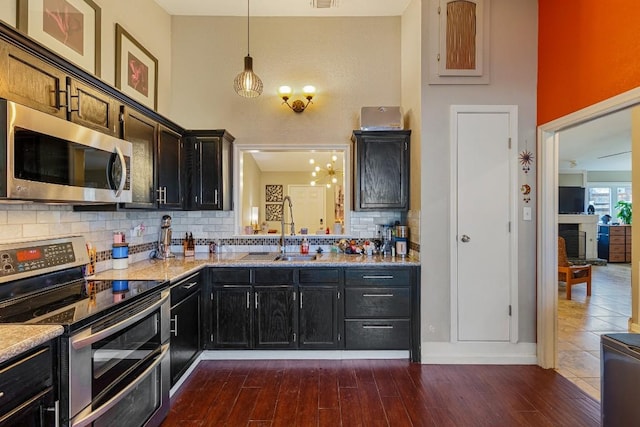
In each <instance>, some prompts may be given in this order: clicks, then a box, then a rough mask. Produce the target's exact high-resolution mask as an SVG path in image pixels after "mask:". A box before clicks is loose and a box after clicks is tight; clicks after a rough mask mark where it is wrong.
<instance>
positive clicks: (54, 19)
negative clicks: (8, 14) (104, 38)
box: [16, 0, 100, 76]
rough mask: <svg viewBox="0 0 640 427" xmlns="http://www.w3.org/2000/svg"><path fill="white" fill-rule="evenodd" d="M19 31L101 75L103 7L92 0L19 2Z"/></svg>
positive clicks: (22, 0) (26, 0) (31, 0)
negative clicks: (101, 17) (101, 19)
mask: <svg viewBox="0 0 640 427" xmlns="http://www.w3.org/2000/svg"><path fill="white" fill-rule="evenodd" d="M16 24H17V28H18V30H20V31H22V32H23V33H25V34H27V35H28V36H29V37H31V38H32V39H34V40H35V41H37V42H39V43H40V44H42V45H44V46H46V47H47V48H49V49H51V50H52V51H53V52H55V53H56V54H58V55H60V56H61V57H63V58H64V59H66V60H68V61H70V62H72V63H74V64H75V65H77V66H79V67H81V68H83V69H85V70H87V71H89V72H90V73H92V74H94V75H96V76H100V7H99V6H98V5H97V4H95V3H94V2H93V1H91V0H18V3H17V19H16Z"/></svg>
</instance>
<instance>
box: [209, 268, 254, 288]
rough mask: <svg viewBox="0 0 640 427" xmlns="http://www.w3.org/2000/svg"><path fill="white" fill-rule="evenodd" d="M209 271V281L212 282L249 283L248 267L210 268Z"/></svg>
mask: <svg viewBox="0 0 640 427" xmlns="http://www.w3.org/2000/svg"><path fill="white" fill-rule="evenodd" d="M210 273H211V282H213V283H227V284H248V283H251V270H250V269H248V268H242V269H224V268H212V269H211V271H210Z"/></svg>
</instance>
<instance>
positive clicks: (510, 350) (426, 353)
mask: <svg viewBox="0 0 640 427" xmlns="http://www.w3.org/2000/svg"><path fill="white" fill-rule="evenodd" d="M422 363H423V364H440V365H456V364H459V365H473V364H475V365H537V364H538V358H537V356H536V344H535V343H518V344H512V343H494V342H472V343H471V342H457V343H451V342H422Z"/></svg>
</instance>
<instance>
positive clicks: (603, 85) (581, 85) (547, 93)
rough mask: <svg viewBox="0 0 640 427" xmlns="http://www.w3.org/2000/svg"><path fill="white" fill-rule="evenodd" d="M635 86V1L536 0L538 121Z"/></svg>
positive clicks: (638, 10)
mask: <svg viewBox="0 0 640 427" xmlns="http://www.w3.org/2000/svg"><path fill="white" fill-rule="evenodd" d="M637 86H640V1H638V0H615V1H602V0H571V1H567V0H538V124H539V125H540V124H543V123H546V122H549V121H551V120H554V119H557V118H559V117H562V116H565V115H567V114H569V113H573V112H575V111H578V110H580V109H581V108H584V107H587V106H589V105H592V104H595V103H597V102H600V101H603V100H605V99H607V98H611V97H612V96H615V95H619V94H621V93H623V92H626V91H628V90H630V89H633V88H635V87H637Z"/></svg>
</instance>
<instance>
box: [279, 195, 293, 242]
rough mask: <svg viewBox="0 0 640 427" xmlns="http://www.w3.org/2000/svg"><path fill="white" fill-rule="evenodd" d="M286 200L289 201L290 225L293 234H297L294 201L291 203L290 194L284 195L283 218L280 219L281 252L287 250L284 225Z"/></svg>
mask: <svg viewBox="0 0 640 427" xmlns="http://www.w3.org/2000/svg"><path fill="white" fill-rule="evenodd" d="M285 202H289V216H290V217H291V222H290V223H289V225H291V235H292V236H295V235H296V226H295V224H294V223H293V203H291V197H289V196H284V199H283V200H282V218H281V219H280V221H281V224H280V227H281V228H280V233H281V235H280V252H281V253H285V252H286V247H287V246H286V245H285V244H284V226H285V224H287V223H285V222H284V204H285Z"/></svg>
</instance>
